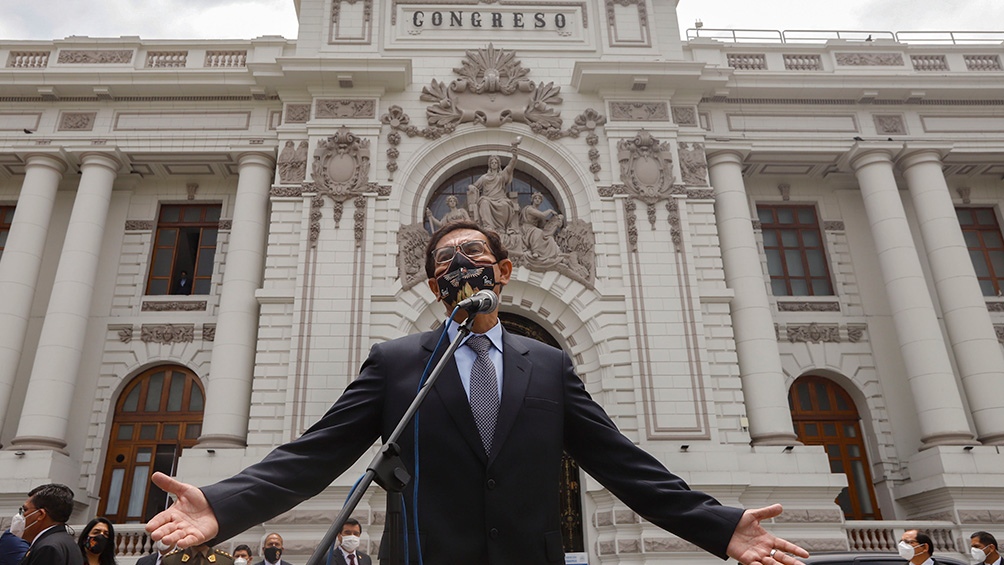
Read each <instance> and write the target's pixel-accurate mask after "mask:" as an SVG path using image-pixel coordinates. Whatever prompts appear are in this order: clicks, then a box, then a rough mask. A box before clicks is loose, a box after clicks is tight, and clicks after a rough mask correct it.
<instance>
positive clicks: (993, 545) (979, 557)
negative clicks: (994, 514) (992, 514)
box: [969, 531, 1002, 565]
mask: <svg viewBox="0 0 1004 565" xmlns="http://www.w3.org/2000/svg"><path fill="white" fill-rule="evenodd" d="M969 551H970V554H971V556H972V558H973V562H974V563H985V564H986V565H1002V560H1001V554H1000V553H998V551H997V538H995V537H994V536H993V535H991V534H990V532H983V531H979V532H976V533H974V534H973V535H971V536H969Z"/></svg>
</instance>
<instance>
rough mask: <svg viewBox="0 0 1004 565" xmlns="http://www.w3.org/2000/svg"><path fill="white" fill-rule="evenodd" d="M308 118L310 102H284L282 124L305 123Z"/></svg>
mask: <svg viewBox="0 0 1004 565" xmlns="http://www.w3.org/2000/svg"><path fill="white" fill-rule="evenodd" d="M308 120H310V104H286V113H285V115H284V116H283V120H282V123H284V124H305V123H307V121H308Z"/></svg>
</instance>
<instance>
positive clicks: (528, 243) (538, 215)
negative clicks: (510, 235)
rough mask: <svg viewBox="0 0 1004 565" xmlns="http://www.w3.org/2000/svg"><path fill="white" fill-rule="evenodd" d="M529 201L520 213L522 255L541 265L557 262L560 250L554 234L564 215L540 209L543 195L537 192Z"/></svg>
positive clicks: (562, 222) (559, 259)
mask: <svg viewBox="0 0 1004 565" xmlns="http://www.w3.org/2000/svg"><path fill="white" fill-rule="evenodd" d="M530 202H531V204H530V205H529V206H526V207H524V208H523V210H522V212H521V213H520V216H521V219H522V223H521V225H520V227H521V229H522V231H523V246H524V252H523V253H524V257H526V258H527V259H529V260H530V261H533V262H535V263H537V264H541V265H544V264H553V263H558V262H560V261H561V258H562V251H561V247H560V246H559V245H558V241H557V240H556V239H555V238H554V234H555V233H556V232H557V231H558V230H559V229H560V228H561V226H562V224H564V222H565V217H564V216H562V215H561V214H558V213H557V212H555V211H554V210H546V211H545V210H541V209H540V205H541V204H542V203H543V202H544V195H543V194H541V193H539V192H534V193H533V195H532V196H531V197H530Z"/></svg>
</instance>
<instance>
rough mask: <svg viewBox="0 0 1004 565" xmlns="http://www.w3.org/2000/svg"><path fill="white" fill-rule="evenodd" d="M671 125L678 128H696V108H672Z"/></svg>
mask: <svg viewBox="0 0 1004 565" xmlns="http://www.w3.org/2000/svg"><path fill="white" fill-rule="evenodd" d="M673 123H674V124H676V125H678V126H696V125H697V108H695V107H693V106H673Z"/></svg>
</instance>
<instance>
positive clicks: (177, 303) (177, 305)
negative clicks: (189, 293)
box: [140, 300, 207, 312]
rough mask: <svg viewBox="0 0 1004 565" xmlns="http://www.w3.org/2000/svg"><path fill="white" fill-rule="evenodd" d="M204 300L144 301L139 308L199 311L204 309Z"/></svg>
mask: <svg viewBox="0 0 1004 565" xmlns="http://www.w3.org/2000/svg"><path fill="white" fill-rule="evenodd" d="M206 305H207V304H206V301H205V300H199V301H192V302H189V301H181V300H172V301H170V302H160V301H157V302H153V301H144V302H143V305H142V306H141V307H140V309H141V310H142V311H143V312H199V311H205V309H206Z"/></svg>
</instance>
